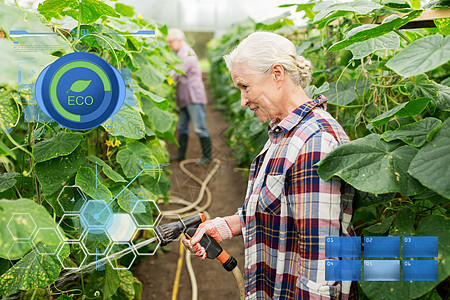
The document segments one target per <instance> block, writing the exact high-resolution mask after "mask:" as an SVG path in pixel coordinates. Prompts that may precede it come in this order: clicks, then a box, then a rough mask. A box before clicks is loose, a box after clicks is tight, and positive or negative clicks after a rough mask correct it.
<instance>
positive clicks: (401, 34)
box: [394, 29, 412, 44]
mask: <svg viewBox="0 0 450 300" xmlns="http://www.w3.org/2000/svg"><path fill="white" fill-rule="evenodd" d="M394 32H395V33H396V34H398V35H399V36H400V37H401V38H402V39H404V40H405V41H406V42H407V43H408V44H411V43H412V41H411V40H410V39H409V38H408V37H407V36H406V35H404V34H403V33H402V32H400V30H398V29H394Z"/></svg>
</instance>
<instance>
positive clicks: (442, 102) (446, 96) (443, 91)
mask: <svg viewBox="0 0 450 300" xmlns="http://www.w3.org/2000/svg"><path fill="white" fill-rule="evenodd" d="M437 87H438V88H439V92H438V95H437V98H435V102H436V106H437V108H438V109H439V110H442V111H450V87H448V86H446V85H442V84H437Z"/></svg>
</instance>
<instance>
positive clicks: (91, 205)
mask: <svg viewBox="0 0 450 300" xmlns="http://www.w3.org/2000/svg"><path fill="white" fill-rule="evenodd" d="M80 221H81V226H83V228H84V229H86V231H87V232H89V233H93V234H102V233H104V232H106V231H107V230H108V229H109V227H111V225H112V223H113V211H112V209H111V207H110V206H109V205H108V203H106V202H105V201H103V200H89V201H88V202H86V203H85V204H84V205H83V207H82V208H81V212H80Z"/></svg>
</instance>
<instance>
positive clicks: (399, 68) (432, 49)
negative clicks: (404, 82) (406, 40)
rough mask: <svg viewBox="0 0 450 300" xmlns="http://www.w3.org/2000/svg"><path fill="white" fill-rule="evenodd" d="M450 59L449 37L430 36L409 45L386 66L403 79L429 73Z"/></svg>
mask: <svg viewBox="0 0 450 300" xmlns="http://www.w3.org/2000/svg"><path fill="white" fill-rule="evenodd" d="M449 57H450V36H447V37H445V38H444V37H443V36H442V35H439V34H438V35H430V36H426V37H424V38H421V39H419V40H417V41H414V42H412V43H411V44H409V45H408V46H407V47H406V48H405V49H403V50H402V51H401V52H400V53H398V54H397V55H396V56H394V57H393V58H391V59H390V60H389V61H388V62H387V63H386V66H387V67H389V68H391V69H392V70H394V71H395V72H396V73H397V74H399V75H402V76H403V77H409V76H414V75H418V74H420V73H424V72H428V71H431V70H433V69H435V68H437V67H439V66H440V65H442V64H444V63H446V62H447V61H448V60H449Z"/></svg>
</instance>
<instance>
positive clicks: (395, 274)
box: [364, 260, 400, 281]
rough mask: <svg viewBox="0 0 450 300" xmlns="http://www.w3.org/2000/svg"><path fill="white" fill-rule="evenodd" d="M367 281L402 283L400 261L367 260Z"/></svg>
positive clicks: (365, 270) (365, 278)
mask: <svg viewBox="0 0 450 300" xmlns="http://www.w3.org/2000/svg"><path fill="white" fill-rule="evenodd" d="M364 280H365V281H400V261H399V260H365V261H364Z"/></svg>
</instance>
